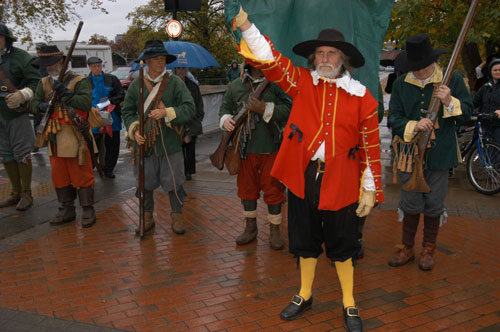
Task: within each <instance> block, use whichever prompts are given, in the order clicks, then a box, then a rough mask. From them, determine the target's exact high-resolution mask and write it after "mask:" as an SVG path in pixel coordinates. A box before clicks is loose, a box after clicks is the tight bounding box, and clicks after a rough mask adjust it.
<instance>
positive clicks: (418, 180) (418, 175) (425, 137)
mask: <svg viewBox="0 0 500 332" xmlns="http://www.w3.org/2000/svg"><path fill="white" fill-rule="evenodd" d="M478 4H479V0H473V1H472V3H471V5H470V7H469V12H468V13H467V17H466V18H465V22H464V24H463V26H462V30H461V31H460V35H459V36H458V39H457V42H456V43H455V48H454V49H453V53H452V54H451V59H450V62H449V64H448V67H447V69H446V73H445V75H444V77H443V80H442V81H441V83H440V85H439V86H442V85H446V86H448V85H449V84H450V81H451V77H452V75H453V70H454V69H455V66H456V64H457V60H458V56H459V55H460V52H461V51H462V48H463V47H464V44H465V40H466V38H467V33H468V32H469V30H470V27H471V26H472V21H473V19H474V15H475V14H476V10H477V6H478ZM436 87H437V86H436ZM436 87H435V88H434V92H433V93H432V97H431V104H430V107H429V110H428V111H429V113H428V116H427V118H428V119H429V120H431V121H432V123H433V126H432V128H434V126H435V125H436V121H437V119H438V113H439V109H440V107H441V101H440V100H439V98H437V97H436V96H435V92H436ZM433 130H434V129H432V130H430V131H421V132H419V133H418V137H417V140H418V154H417V155H416V156H415V159H414V160H415V164H414V167H413V174H412V176H411V178H410V181H408V182H407V183H406V184H405V185H404V186H403V189H404V190H406V191H412V192H430V191H431V190H430V188H429V185H428V184H427V182H426V181H425V177H424V167H423V162H424V155H425V150H426V149H427V146H428V144H429V140H430V137H431V133H432V131H433Z"/></svg>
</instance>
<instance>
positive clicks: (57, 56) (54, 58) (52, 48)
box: [33, 45, 64, 66]
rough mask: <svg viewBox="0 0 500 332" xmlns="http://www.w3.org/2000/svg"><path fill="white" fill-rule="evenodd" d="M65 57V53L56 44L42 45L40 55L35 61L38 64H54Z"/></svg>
mask: <svg viewBox="0 0 500 332" xmlns="http://www.w3.org/2000/svg"><path fill="white" fill-rule="evenodd" d="M61 59H64V53H63V52H62V51H59V48H57V46H56V45H42V47H40V53H39V54H38V57H37V58H36V59H35V60H34V61H33V64H35V65H36V66H52V65H53V64H55V63H56V62H58V61H59V60H61Z"/></svg>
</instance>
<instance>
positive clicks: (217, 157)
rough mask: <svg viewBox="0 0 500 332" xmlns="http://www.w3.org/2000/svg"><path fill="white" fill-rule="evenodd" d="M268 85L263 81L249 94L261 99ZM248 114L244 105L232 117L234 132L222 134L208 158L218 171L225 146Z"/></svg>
mask: <svg viewBox="0 0 500 332" xmlns="http://www.w3.org/2000/svg"><path fill="white" fill-rule="evenodd" d="M268 85H269V81H267V80H265V81H264V82H262V83H261V84H259V86H258V87H257V89H256V90H255V92H254V93H252V94H251V96H252V97H255V98H257V99H261V98H262V94H263V93H264V91H265V90H266V88H267V87H268ZM248 114H250V110H249V109H248V106H247V105H245V106H244V107H243V108H242V109H241V110H240V111H239V112H238V113H237V114H236V115H235V116H233V118H232V119H233V120H234V122H235V123H234V130H233V131H227V132H224V134H223V135H222V139H221V140H220V143H219V146H218V147H217V149H216V150H215V152H214V153H212V155H211V156H210V161H211V162H212V165H214V166H215V168H217V169H218V170H222V169H223V168H224V157H225V156H226V151H227V146H228V145H229V142H230V141H231V138H233V135H234V133H235V132H236V131H237V129H238V127H240V126H241V125H242V124H243V123H244V122H245V120H246V118H247V117H248Z"/></svg>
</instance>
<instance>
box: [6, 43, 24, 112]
mask: <svg viewBox="0 0 500 332" xmlns="http://www.w3.org/2000/svg"><path fill="white" fill-rule="evenodd" d="M11 57H12V55H11V52H9V53H7V54H4V55H2V56H0V68H1V69H2V71H3V74H4V75H5V82H4V80H2V78H1V76H2V75H0V98H5V97H6V96H7V95H8V94H11V93H13V92H16V91H17V87H16V86H14V85H15V83H14V81H13V77H12V73H11V72H10V60H11ZM7 80H8V81H10V82H7ZM28 106H29V102H26V103H24V104H22V105H21V106H19V107H18V108H16V109H12V111H16V112H26V111H28Z"/></svg>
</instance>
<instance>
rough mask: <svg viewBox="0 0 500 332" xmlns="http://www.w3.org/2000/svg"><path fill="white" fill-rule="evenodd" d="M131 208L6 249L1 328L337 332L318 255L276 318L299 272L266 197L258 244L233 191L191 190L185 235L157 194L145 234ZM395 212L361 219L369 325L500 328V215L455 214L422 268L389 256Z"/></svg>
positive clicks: (361, 290)
mask: <svg viewBox="0 0 500 332" xmlns="http://www.w3.org/2000/svg"><path fill="white" fill-rule="evenodd" d="M136 211H137V201H136V199H135V198H128V199H125V200H124V201H121V202H120V203H119V204H116V205H113V206H110V207H107V208H105V209H103V210H102V211H100V212H99V213H98V223H97V224H96V225H95V226H94V227H92V228H90V229H82V228H81V227H80V226H79V225H78V222H75V223H70V224H68V225H66V226H63V227H59V228H54V230H52V231H51V232H48V233H47V234H45V235H42V236H40V237H38V238H36V239H32V240H29V241H27V242H25V243H23V244H21V245H19V246H17V247H14V248H12V249H10V250H8V251H6V252H3V253H1V254H0V307H1V309H0V331H116V330H113V329H120V330H128V331H183V330H189V331H231V332H233V331H343V327H342V325H343V321H342V317H341V299H340V296H341V291H340V287H339V284H338V281H337V278H336V274H335V271H333V268H332V267H331V265H330V263H329V262H328V261H327V260H326V259H325V258H324V257H322V259H320V262H319V264H318V270H317V277H316V281H315V284H314V289H313V294H314V298H315V303H314V305H313V309H312V310H310V311H308V312H307V313H306V314H305V315H304V317H303V318H300V319H298V320H296V321H292V322H285V321H282V320H280V318H279V317H278V314H279V312H280V311H281V310H282V309H283V307H284V306H285V305H286V303H287V302H288V301H289V300H290V298H291V296H292V295H293V294H294V293H295V292H297V291H298V285H299V274H298V272H297V269H296V266H295V260H294V259H293V257H292V256H291V255H290V254H288V253H287V251H286V250H284V251H272V250H270V249H269V248H268V235H269V230H268V225H265V222H264V221H265V219H266V218H265V216H266V209H265V205H264V204H259V208H258V214H259V227H260V228H259V230H260V232H259V238H258V242H257V243H253V244H250V245H247V246H244V247H236V246H235V244H234V238H235V236H236V235H237V234H239V233H240V232H241V231H242V229H243V223H242V218H241V217H240V216H241V207H240V203H239V200H238V199H237V198H235V197H228V196H215V195H208V194H194V195H190V196H189V197H188V199H187V201H186V206H185V217H186V219H187V224H188V226H187V233H186V234H185V235H183V236H178V235H174V234H173V233H172V231H171V230H170V217H169V205H168V199H167V197H166V196H165V195H164V194H162V193H158V194H157V209H156V216H155V217H156V219H157V227H156V230H155V234H154V235H153V236H147V237H146V238H145V240H143V241H140V240H139V239H138V238H137V237H136V236H135V235H134V232H133V229H134V227H135V224H134V222H137V220H138V216H137V214H136ZM395 219H396V214H395V212H393V211H385V210H375V211H374V213H373V215H372V216H370V217H369V218H368V220H367V225H366V230H365V245H366V251H365V259H364V260H362V261H360V263H359V265H358V267H357V268H356V270H355V271H356V272H355V273H356V277H355V298H356V300H357V304H358V305H359V307H360V308H361V310H362V316H363V318H364V324H365V330H373V331H441V330H445V331H499V330H500V280H499V276H500V261H499V260H498V258H497V256H496V252H495V251H494V248H497V247H498V241H499V235H498V226H499V224H500V220H497V219H477V218H475V219H474V218H468V217H452V218H450V220H449V221H448V224H446V225H445V226H444V228H443V229H442V230H441V234H440V237H439V240H440V241H439V244H438V253H437V256H436V268H435V269H434V270H433V271H431V272H422V271H420V270H418V268H417V265H416V263H410V264H409V265H407V266H403V267H400V268H396V269H393V268H390V267H389V266H387V264H386V261H387V260H388V258H389V257H390V256H391V255H392V253H393V250H394V249H393V246H394V244H396V243H397V242H398V241H399V238H400V232H401V231H400V229H401V224H399V223H397V222H396V221H395ZM285 229H286V227H285ZM420 242H421V234H420V231H419V237H418V238H417V243H420ZM51 324H52V325H51ZM28 325H29V326H31V327H33V326H36V328H32V329H29V327H28ZM47 325H48V326H47ZM56 327H57V328H56Z"/></svg>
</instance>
